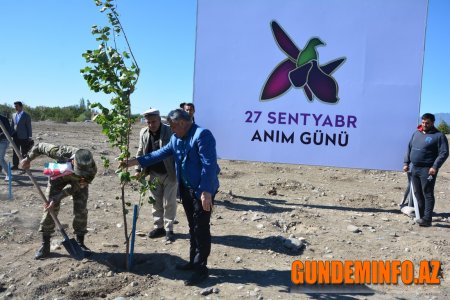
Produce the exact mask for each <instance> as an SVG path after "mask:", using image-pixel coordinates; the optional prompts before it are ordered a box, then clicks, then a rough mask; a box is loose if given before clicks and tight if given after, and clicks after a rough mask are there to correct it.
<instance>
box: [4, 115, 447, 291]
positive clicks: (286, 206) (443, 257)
mask: <svg viewBox="0 0 450 300" xmlns="http://www.w3.org/2000/svg"><path fill="white" fill-rule="evenodd" d="M141 127H142V124H136V126H135V128H134V131H133V144H132V146H131V152H132V153H134V152H135V151H136V148H137V140H138V134H139V129H140V128H141ZM33 131H34V138H35V142H49V143H54V144H68V145H73V146H78V147H82V148H87V149H90V150H92V152H93V153H94V155H95V158H96V160H97V163H98V165H99V171H98V174H97V177H96V178H95V180H94V182H93V183H92V185H91V186H90V190H89V193H90V197H89V202H88V208H89V220H88V230H89V233H88V234H87V236H86V244H87V246H88V247H90V248H91V249H92V251H93V253H92V255H90V256H89V257H87V258H85V259H83V260H81V261H77V260H75V259H73V258H72V257H70V256H69V255H68V253H67V251H66V250H65V248H64V247H62V246H61V241H62V238H61V235H60V234H58V233H55V235H54V236H53V238H52V254H51V256H50V257H49V258H48V259H44V260H35V259H34V253H35V251H36V249H38V248H39V246H40V242H41V236H40V234H39V233H38V232H37V229H38V226H39V221H40V218H41V215H42V200H41V198H40V197H39V195H38V193H37V192H36V189H35V187H34V186H33V185H32V183H31V181H30V180H29V178H28V177H27V176H26V175H24V174H15V175H14V180H13V181H12V199H9V193H8V183H7V182H5V181H3V176H2V177H1V181H0V189H1V190H0V204H1V207H0V261H1V263H0V299H79V300H80V299H116V298H117V299H200V298H207V299H237V298H249V299H418V298H419V297H421V298H423V299H449V298H450V282H449V280H448V278H449V276H450V267H449V265H450V261H449V260H450V256H449V254H450V243H449V239H448V236H449V228H450V222H449V217H450V202H449V200H450V199H449V198H450V163H449V162H447V163H446V164H445V165H444V167H443V168H442V169H441V170H440V172H439V175H438V179H437V184H436V189H435V195H436V205H435V217H434V221H433V226H432V227H428V228H426V227H419V226H418V225H416V224H414V221H413V219H412V218H410V217H408V216H407V215H405V214H402V213H401V212H400V210H399V206H398V204H399V202H400V201H401V199H402V198H403V193H404V190H405V187H406V183H407V179H406V175H404V174H403V173H402V172H392V171H389V172H388V171H375V170H359V169H342V168H333V167H317V166H304V165H285V164H272V163H260V162H243V161H226V160H220V161H219V164H220V166H221V169H222V171H221V174H220V183H221V187H220V191H219V193H218V194H217V197H216V203H215V207H214V213H213V216H212V219H211V223H212V226H211V231H212V235H213V239H212V244H213V245H212V252H211V255H210V258H209V262H208V264H209V267H210V277H209V279H208V280H207V281H205V282H204V283H202V284H200V285H199V286H193V287H186V286H184V285H183V280H185V279H187V278H188V276H189V273H185V272H184V273H183V272H177V271H176V270H175V268H174V265H175V263H177V262H181V261H183V260H185V259H187V258H188V249H189V235H188V229H187V224H186V218H185V215H184V211H183V208H182V206H181V205H178V211H177V220H178V221H179V224H177V225H175V228H174V231H175V237H176V240H175V241H174V242H173V243H165V241H164V238H157V239H150V238H148V237H147V236H146V233H148V231H149V230H151V229H152V217H151V205H149V204H148V203H145V204H144V205H143V206H142V208H141V210H140V213H139V218H138V221H137V225H136V226H137V227H136V228H137V236H136V240H135V246H134V252H135V256H134V260H133V267H132V268H131V269H130V270H127V269H126V268H125V259H126V256H125V254H124V253H125V245H124V241H125V237H124V221H123V217H122V213H121V204H120V200H116V197H117V196H120V186H119V180H118V178H116V175H115V174H114V170H107V169H105V168H104V167H102V166H101V159H100V156H102V155H103V156H105V157H107V158H109V159H110V160H111V162H112V163H113V164H114V157H115V155H116V154H117V153H116V151H115V150H113V149H112V148H111V147H110V146H109V145H108V142H107V141H106V137H105V136H103V135H102V134H101V130H100V128H99V126H98V125H96V124H94V123H68V124H60V123H53V122H36V123H33ZM11 157H12V152H11V149H9V151H8V157H7V159H8V160H11ZM49 161H50V160H49V159H48V158H47V157H43V156H41V157H39V158H38V159H36V160H35V161H33V162H32V174H33V176H34V177H35V178H36V179H37V180H38V182H39V184H40V185H41V187H42V188H43V189H44V188H45V186H46V181H47V177H46V176H44V175H43V173H42V169H43V165H44V163H45V162H49ZM401 163H402V162H401V161H399V164H401ZM126 199H127V201H129V202H131V203H133V204H135V203H136V204H137V203H139V194H138V192H136V191H133V189H132V188H131V187H128V188H127V189H126ZM71 203H72V202H71V199H70V198H66V199H64V200H63V204H62V208H61V212H60V215H59V219H60V221H61V223H62V224H63V226H64V227H65V228H67V232H68V234H69V235H70V236H72V237H73V234H72V228H71V222H72V209H71ZM132 215H133V213H132V210H130V213H129V214H128V215H127V218H128V221H127V226H128V232H129V231H130V228H131V224H132ZM349 225H354V226H353V227H352V226H349ZM289 238H291V239H290V240H289ZM296 242H297V243H296ZM293 243H294V244H293ZM295 260H300V261H309V260H321V261H331V260H337V261H344V260H369V261H375V260H400V261H406V260H409V261H412V262H413V264H414V266H415V267H416V268H418V266H419V262H420V261H422V260H438V261H440V262H441V270H440V272H439V275H440V284H437V285H426V284H425V285H419V284H409V285H405V284H372V285H369V284H366V285H359V286H352V285H346V286H343V285H335V286H325V287H324V286H322V287H319V286H296V285H294V284H293V283H292V282H291V264H292V263H293V262H294V261H295ZM415 272H416V274H417V272H418V270H415ZM201 293H205V294H208V293H210V294H209V295H205V296H203V295H201ZM119 297H122V298H119Z"/></svg>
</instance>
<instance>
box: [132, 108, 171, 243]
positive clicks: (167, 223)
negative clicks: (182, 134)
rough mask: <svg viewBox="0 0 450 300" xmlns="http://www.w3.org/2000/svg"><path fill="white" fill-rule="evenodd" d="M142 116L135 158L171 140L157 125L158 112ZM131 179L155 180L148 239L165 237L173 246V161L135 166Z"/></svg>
mask: <svg viewBox="0 0 450 300" xmlns="http://www.w3.org/2000/svg"><path fill="white" fill-rule="evenodd" d="M143 116H144V118H145V121H146V122H147V127H145V128H142V129H141V132H140V134H139V148H138V151H137V153H136V156H143V155H145V154H147V153H151V152H155V151H156V150H159V149H160V148H161V147H163V146H165V145H166V144H167V143H169V141H170V138H171V136H172V130H171V129H170V126H169V125H166V124H163V123H162V122H161V116H160V114H159V110H157V109H149V110H147V111H145V112H144V113H143ZM135 175H136V176H139V175H140V176H146V175H150V178H149V181H150V182H154V180H155V179H156V190H152V191H150V193H151V195H152V196H153V198H154V199H155V203H153V208H152V214H153V226H154V229H153V230H152V231H150V232H149V234H148V236H149V237H150V238H157V237H162V236H164V235H165V239H166V241H170V242H173V240H174V233H173V224H174V220H175V216H176V214H177V200H176V195H177V176H176V173H175V163H174V161H173V157H172V156H170V157H168V158H166V159H165V160H164V161H161V162H158V163H156V164H154V165H151V166H148V167H146V168H143V169H142V168H141V166H137V167H136V174H135Z"/></svg>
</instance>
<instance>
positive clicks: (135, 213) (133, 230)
mask: <svg viewBox="0 0 450 300" xmlns="http://www.w3.org/2000/svg"><path fill="white" fill-rule="evenodd" d="M138 215H139V212H138V205H137V204H135V205H134V210H133V226H132V228H131V245H130V254H129V256H128V269H129V270H131V269H132V268H133V256H134V240H135V237H136V221H137V218H138Z"/></svg>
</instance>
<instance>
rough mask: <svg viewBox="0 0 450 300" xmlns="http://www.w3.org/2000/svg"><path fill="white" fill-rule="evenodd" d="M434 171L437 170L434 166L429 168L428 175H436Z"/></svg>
mask: <svg viewBox="0 0 450 300" xmlns="http://www.w3.org/2000/svg"><path fill="white" fill-rule="evenodd" d="M436 172H437V170H436V169H435V168H430V169H429V170H428V174H429V175H432V176H434V175H436Z"/></svg>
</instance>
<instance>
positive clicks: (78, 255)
mask: <svg viewBox="0 0 450 300" xmlns="http://www.w3.org/2000/svg"><path fill="white" fill-rule="evenodd" d="M0 127H1V128H2V130H3V133H4V134H5V136H6V138H7V139H8V141H9V142H10V143H11V145H12V146H13V149H14V152H15V153H16V155H17V157H18V158H19V159H20V160H22V155H21V153H20V151H19V148H17V145H16V144H15V143H14V141H13V140H12V138H11V135H10V134H9V132H8V131H7V130H6V128H5V125H3V123H2V122H0ZM25 172H26V174H27V175H28V177H30V180H31V182H33V185H34V186H35V187H36V189H37V190H38V192H39V195H40V196H41V198H42V199H43V200H44V202H45V203H49V202H48V200H47V197H45V195H44V193H43V192H42V190H41V187H40V186H39V184H38V183H37V181H36V179H35V178H34V177H33V175H32V174H31V171H30V170H25ZM48 212H49V214H50V216H51V217H52V219H53V221H54V222H55V224H56V227H58V229H59V232H61V235H62V236H63V238H64V240H63V242H62V244H63V246H64V248H66V250H67V252H69V254H70V256H72V257H73V258H75V259H76V260H82V259H83V258H84V257H85V253H84V250H83V249H82V248H81V246H80V245H79V244H78V243H77V241H76V240H75V239H70V238H69V236H68V235H67V233H66V231H65V230H64V228H63V227H62V225H61V223H60V222H59V220H58V217H57V216H56V215H55V212H54V211H53V210H52V209H50V210H49V211H48Z"/></svg>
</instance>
